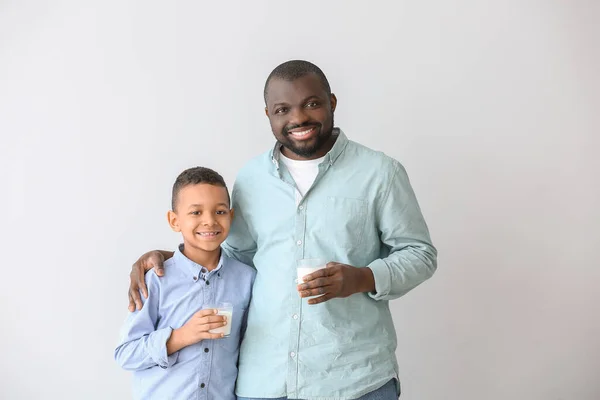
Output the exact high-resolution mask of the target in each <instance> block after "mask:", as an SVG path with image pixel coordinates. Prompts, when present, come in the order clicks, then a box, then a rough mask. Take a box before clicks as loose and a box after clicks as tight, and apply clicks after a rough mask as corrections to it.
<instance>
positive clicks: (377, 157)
mask: <svg viewBox="0 0 600 400" xmlns="http://www.w3.org/2000/svg"><path fill="white" fill-rule="evenodd" d="M345 152H346V155H347V157H348V158H349V159H354V160H356V159H358V160H361V161H362V162H365V163H368V164H369V165H372V166H378V167H379V168H384V169H388V170H389V171H394V170H396V169H397V168H398V167H402V164H400V162H399V161H398V160H396V159H395V158H393V157H391V156H389V155H387V154H386V153H384V152H383V151H380V150H375V149H372V148H370V147H367V146H365V145H364V144H361V143H358V142H355V141H353V140H348V145H347V146H346V151H345Z"/></svg>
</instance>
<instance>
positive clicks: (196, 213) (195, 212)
mask: <svg viewBox="0 0 600 400" xmlns="http://www.w3.org/2000/svg"><path fill="white" fill-rule="evenodd" d="M190 214H192V215H200V211H192V212H191V213H190Z"/></svg>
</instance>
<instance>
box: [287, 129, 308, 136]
mask: <svg viewBox="0 0 600 400" xmlns="http://www.w3.org/2000/svg"><path fill="white" fill-rule="evenodd" d="M312 130H313V128H309V129H307V130H305V131H302V132H290V134H292V135H294V136H304V135H307V134H308V133H310V132H311V131H312Z"/></svg>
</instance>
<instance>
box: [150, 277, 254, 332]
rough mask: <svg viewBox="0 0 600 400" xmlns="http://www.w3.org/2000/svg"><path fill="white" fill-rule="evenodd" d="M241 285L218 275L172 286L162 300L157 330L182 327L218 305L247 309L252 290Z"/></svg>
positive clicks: (163, 294)
mask: <svg viewBox="0 0 600 400" xmlns="http://www.w3.org/2000/svg"><path fill="white" fill-rule="evenodd" d="M237 286H238V285H235V284H232V283H228V282H227V281H226V280H224V279H222V278H220V277H218V276H216V274H215V275H212V276H209V277H207V278H206V279H202V278H198V280H197V281H195V282H191V283H190V282H182V283H178V284H177V285H175V286H172V287H170V288H169V290H167V291H164V292H163V293H162V294H161V297H160V304H159V311H158V313H159V315H158V325H159V326H157V328H161V327H167V326H169V327H171V328H179V327H181V326H183V324H185V323H186V322H187V321H188V320H189V319H190V317H192V315H194V314H195V313H196V312H198V311H200V310H202V309H203V308H206V307H207V306H214V305H217V304H218V303H230V304H232V305H233V309H234V311H235V310H240V311H242V310H245V309H247V308H248V303H249V300H250V292H251V288H248V289H245V288H240V287H237Z"/></svg>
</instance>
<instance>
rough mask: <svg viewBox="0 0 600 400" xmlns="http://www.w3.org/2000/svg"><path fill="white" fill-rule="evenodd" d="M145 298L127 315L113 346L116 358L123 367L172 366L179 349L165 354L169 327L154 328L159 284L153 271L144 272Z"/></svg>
mask: <svg viewBox="0 0 600 400" xmlns="http://www.w3.org/2000/svg"><path fill="white" fill-rule="evenodd" d="M146 285H147V287H148V298H147V299H145V298H144V296H141V297H142V301H143V302H144V305H143V307H142V309H141V310H139V311H134V312H132V313H130V314H129V315H128V316H127V319H126V321H125V324H124V326H123V329H122V330H121V339H120V342H119V345H118V346H117V348H116V349H115V360H116V361H117V363H118V364H119V365H120V366H121V367H122V368H124V369H126V370H130V371H138V370H143V369H147V368H151V367H155V366H160V367H161V368H169V367H172V366H173V365H174V364H175V363H176V362H177V357H178V352H175V353H173V354H171V355H170V356H168V355H167V341H168V340H169V338H170V337H171V333H172V331H173V330H172V329H171V328H163V329H158V330H155V328H154V327H155V326H156V324H157V321H158V307H159V297H160V286H159V282H158V277H156V275H155V274H154V273H152V272H149V273H147V274H146Z"/></svg>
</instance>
